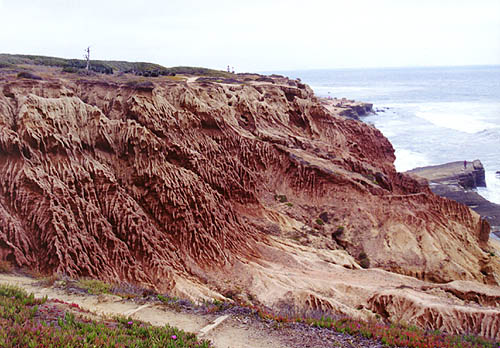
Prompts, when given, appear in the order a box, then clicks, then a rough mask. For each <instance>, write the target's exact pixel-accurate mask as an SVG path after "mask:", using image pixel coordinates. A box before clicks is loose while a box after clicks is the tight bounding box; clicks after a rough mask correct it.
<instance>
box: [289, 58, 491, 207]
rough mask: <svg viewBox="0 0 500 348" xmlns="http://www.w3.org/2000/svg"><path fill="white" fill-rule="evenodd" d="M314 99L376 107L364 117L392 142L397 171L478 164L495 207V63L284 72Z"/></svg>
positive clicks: (481, 190) (487, 195) (485, 190)
mask: <svg viewBox="0 0 500 348" xmlns="http://www.w3.org/2000/svg"><path fill="white" fill-rule="evenodd" d="M279 73H281V74H284V75H287V76H290V77H294V78H297V77H298V78H300V79H301V80H302V81H303V82H306V83H307V84H309V85H310V86H311V87H312V88H313V90H314V91H315V93H316V94H317V95H319V96H323V97H327V96H331V97H337V98H342V97H346V98H348V99H355V100H360V101H366V102H370V103H373V104H374V109H377V110H381V111H379V112H378V113H377V114H376V115H371V116H368V117H365V118H363V120H364V121H365V122H367V123H370V124H373V125H374V126H375V127H377V128H378V129H380V130H381V131H382V133H383V134H384V135H385V136H386V137H387V138H388V139H389V140H390V141H391V143H392V145H393V146H394V148H395V150H396V162H395V165H396V169H397V170H398V171H406V170H409V169H412V168H415V167H422V166H428V165H434V164H441V163H446V162H451V161H463V160H468V161H472V160H474V159H480V160H481V162H482V163H483V165H484V167H485V171H486V185H487V187H486V188H479V189H478V192H479V194H481V195H482V196H483V197H485V198H486V199H488V200H490V201H492V202H495V203H498V204H500V176H498V175H496V174H495V173H496V172H497V171H500V66H474V67H439V68H438V67H432V68H387V69H364V70H358V69H342V70H306V71H287V72H279Z"/></svg>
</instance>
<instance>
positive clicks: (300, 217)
mask: <svg viewBox="0 0 500 348" xmlns="http://www.w3.org/2000/svg"><path fill="white" fill-rule="evenodd" d="M33 69H35V68H33ZM36 73H37V75H38V76H39V77H40V79H31V78H22V77H18V75H17V72H16V71H13V70H9V69H3V70H0V74H1V76H2V78H1V80H0V153H1V156H0V178H1V180H0V259H2V260H8V261H10V262H12V263H13V264H15V265H16V266H18V267H27V268H33V269H37V270H39V271H41V272H47V273H51V272H58V273H65V274H68V275H71V276H75V277H76V276H84V277H94V278H100V279H105V280H111V281H130V282H139V283H142V284H146V285H149V286H151V287H154V288H156V289H159V290H162V291H167V290H168V291H171V292H174V293H178V294H180V295H183V296H188V297H191V298H195V299H203V298H222V297H225V298H233V299H239V300H243V301H250V302H252V301H253V302H257V303H260V304H263V305H266V306H270V307H273V308H275V309H277V310H279V309H280V308H294V310H297V311H299V310H300V311H302V310H304V311H307V310H315V311H317V310H321V311H326V312H335V313H342V314H345V315H349V316H354V317H362V318H369V317H374V316H375V315H376V314H378V315H380V316H382V317H383V318H385V319H387V320H403V319H404V320H408V322H409V323H410V324H411V323H415V324H417V325H421V326H424V327H429V328H436V329H444V330H447V331H451V332H465V331H470V332H476V333H478V334H482V335H485V336H487V337H495V338H498V337H499V336H498V335H499V334H498V333H499V332H500V329H499V328H500V319H499V318H500V309H499V306H500V289H499V288H498V283H499V281H500V261H499V257H497V256H494V255H495V254H494V251H493V247H492V245H491V244H489V242H488V235H489V229H488V226H487V224H485V222H484V221H483V220H482V219H481V218H480V216H479V215H478V214H476V213H475V212H473V211H472V210H470V209H469V208H467V207H466V206H464V205H461V204H458V203H456V202H453V201H449V200H446V199H443V198H440V197H438V196H436V195H434V194H433V193H432V192H431V191H430V190H429V189H428V187H427V185H422V184H421V183H419V181H417V180H415V179H413V178H411V177H410V176H408V175H405V174H402V173H397V172H396V171H395V169H394V165H393V162H394V150H393V148H392V146H391V144H390V143H389V142H388V140H387V139H386V138H385V137H383V135H382V134H381V133H380V132H379V131H378V130H377V129H375V128H373V127H371V126H368V125H366V124H363V123H361V122H357V121H354V120H350V119H346V118H344V117H340V116H339V115H336V114H334V113H332V112H330V111H328V110H327V109H326V108H325V107H323V106H322V105H321V104H320V102H319V101H318V99H317V98H316V97H315V96H314V94H313V92H312V90H311V89H310V88H309V87H308V86H307V85H304V84H302V83H300V82H298V81H292V80H289V79H287V78H282V77H273V78H266V79H263V78H261V77H259V76H256V75H246V76H242V75H241V76H238V77H237V78H235V79H232V80H226V81H221V80H213V81H207V80H202V81H197V79H196V77H186V78H184V77H179V76H175V77H172V76H163V77H158V78H155V79H144V78H140V77H136V76H130V75H128V74H121V75H120V76H88V77H82V76H78V75H74V74H61V73H60V72H59V71H58V69H52V68H50V69H49V68H44V69H42V70H40V71H36ZM471 294H473V296H472V295H471ZM471 296H472V297H471ZM410 309H411V310H412V311H414V313H415V315H414V316H413V317H412V318H408V317H407V313H408V311H409V310H410ZM405 313H406V314H405ZM436 316H439V317H440V318H441V319H440V320H437V321H436V320H435V318H436ZM457 318H458V319H457ZM478 322H481V325H480V326H477V325H476V324H477V323H478Z"/></svg>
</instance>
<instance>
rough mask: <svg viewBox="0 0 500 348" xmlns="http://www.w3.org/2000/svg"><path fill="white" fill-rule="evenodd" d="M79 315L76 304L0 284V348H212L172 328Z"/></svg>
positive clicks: (204, 342)
mask: <svg viewBox="0 0 500 348" xmlns="http://www.w3.org/2000/svg"><path fill="white" fill-rule="evenodd" d="M75 312H77V314H76V315H75ZM78 312H80V308H79V307H78V306H77V305H74V306H72V305H71V304H65V303H62V302H61V301H47V300H46V299H35V298H34V296H33V295H32V294H31V295H28V294H27V293H26V292H25V291H24V290H22V289H19V288H16V287H12V286H5V285H2V286H0V347H3V348H14V347H28V348H35V347H36V348H38V347H39V348H42V347H54V348H55V347H68V348H72V347H116V348H119V347H123V348H124V347H137V348H139V347H147V348H161V347H166V348H183V347H189V348H210V347H211V345H210V343H209V342H208V341H200V340H198V339H197V338H196V336H195V335H194V334H190V333H185V332H184V331H182V330H179V329H176V328H173V327H168V326H165V327H154V326H151V325H148V324H145V323H142V322H139V321H135V320H131V319H130V318H116V319H114V320H104V321H96V320H91V319H88V318H85V317H84V316H83V315H79V314H78Z"/></svg>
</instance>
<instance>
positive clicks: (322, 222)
mask: <svg viewBox="0 0 500 348" xmlns="http://www.w3.org/2000/svg"><path fill="white" fill-rule="evenodd" d="M316 223H317V224H318V225H320V226H323V225H324V224H325V222H324V221H323V220H321V219H319V218H318V219H316Z"/></svg>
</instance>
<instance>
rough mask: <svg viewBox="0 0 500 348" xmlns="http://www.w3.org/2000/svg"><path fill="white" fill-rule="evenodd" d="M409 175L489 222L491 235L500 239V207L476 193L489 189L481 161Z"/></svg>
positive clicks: (409, 172) (442, 166)
mask: <svg viewBox="0 0 500 348" xmlns="http://www.w3.org/2000/svg"><path fill="white" fill-rule="evenodd" d="M407 173H408V174H410V175H413V176H417V177H420V178H424V179H426V180H427V181H428V182H429V187H430V189H431V190H432V192H434V193H435V194H437V195H439V196H441V197H446V198H449V199H452V200H454V201H456V202H459V203H463V204H465V205H467V206H468V207H470V208H471V209H473V210H474V211H475V212H477V213H478V214H479V215H481V216H482V217H483V218H484V219H486V221H488V222H489V224H490V225H491V232H492V233H493V234H494V235H495V236H496V237H499V238H500V205H499V204H495V203H492V202H490V201H488V200H487V199H485V198H483V197H482V196H481V195H479V194H478V193H477V192H476V191H474V189H476V188H478V187H486V180H485V175H484V167H483V164H482V163H481V161H480V160H474V161H466V162H462V161H457V162H451V163H445V164H441V165H436V166H428V167H421V168H415V169H412V170H410V171H408V172H407Z"/></svg>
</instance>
